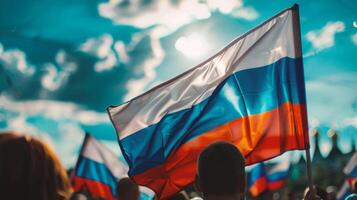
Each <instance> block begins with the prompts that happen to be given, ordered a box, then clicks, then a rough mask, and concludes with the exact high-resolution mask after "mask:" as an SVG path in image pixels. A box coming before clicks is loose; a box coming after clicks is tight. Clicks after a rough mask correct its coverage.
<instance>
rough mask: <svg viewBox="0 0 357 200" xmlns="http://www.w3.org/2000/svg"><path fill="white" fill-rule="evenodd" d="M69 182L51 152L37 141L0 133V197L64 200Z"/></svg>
mask: <svg viewBox="0 0 357 200" xmlns="http://www.w3.org/2000/svg"><path fill="white" fill-rule="evenodd" d="M70 193H71V189H70V184H69V180H68V177H67V174H66V171H65V169H64V168H63V167H62V165H61V163H60V161H59V160H58V158H57V156H56V155H55V153H54V152H53V150H52V149H51V148H50V147H49V146H48V145H46V144H45V143H42V142H41V141H40V140H37V139H35V138H32V137H30V136H21V135H17V134H14V133H0V197H1V198H4V199H13V200H20V199H21V200H23V199H36V200H64V199H68V198H69V196H70Z"/></svg>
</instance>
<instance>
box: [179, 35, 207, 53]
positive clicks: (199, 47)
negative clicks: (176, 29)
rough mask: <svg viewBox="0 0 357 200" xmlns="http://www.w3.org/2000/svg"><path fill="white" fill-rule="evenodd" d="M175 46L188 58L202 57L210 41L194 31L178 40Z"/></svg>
mask: <svg viewBox="0 0 357 200" xmlns="http://www.w3.org/2000/svg"><path fill="white" fill-rule="evenodd" d="M175 48H176V49H177V50H178V51H179V52H181V53H182V54H183V55H185V56H186V57H188V58H192V59H194V58H200V57H201V56H202V55H204V54H205V53H206V52H207V50H208V43H207V42H206V40H205V38H204V36H203V35H201V34H198V33H192V34H190V35H188V36H182V37H180V38H178V39H177V40H176V43H175Z"/></svg>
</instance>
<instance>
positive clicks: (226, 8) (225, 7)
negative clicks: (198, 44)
mask: <svg viewBox="0 0 357 200" xmlns="http://www.w3.org/2000/svg"><path fill="white" fill-rule="evenodd" d="M242 7H243V2H242V1H241V0H225V1H222V0H207V1H202V0H184V1H172V0H160V1H158V0H156V1H150V2H149V3H148V2H144V1H142V2H141V1H124V0H109V1H108V2H105V3H100V4H99V6H98V11H99V14H100V15H101V16H103V17H106V18H109V19H111V20H112V21H114V22H115V23H118V24H127V25H131V26H135V27H139V28H148V27H151V26H156V27H155V29H158V31H157V32H158V33H160V35H159V36H160V37H164V36H166V35H168V34H170V33H171V32H173V31H175V30H177V29H178V28H179V27H181V26H183V25H185V24H188V23H191V22H192V21H195V20H200V19H207V18H209V17H210V16H211V13H212V12H215V11H218V12H221V13H223V14H231V13H232V12H233V11H234V10H237V9H239V8H242ZM233 16H237V17H240V18H244V19H248V20H250V19H252V18H254V17H255V16H257V12H256V11H255V10H254V9H253V8H252V7H249V8H247V9H245V10H243V9H242V14H240V15H233Z"/></svg>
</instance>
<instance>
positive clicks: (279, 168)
mask: <svg viewBox="0 0 357 200" xmlns="http://www.w3.org/2000/svg"><path fill="white" fill-rule="evenodd" d="M289 169H290V162H288V161H286V162H285V161H283V162H280V163H277V164H276V165H274V166H273V167H272V168H270V169H268V170H267V179H268V188H269V190H270V191H276V190H278V189H280V188H282V187H284V185H285V183H286V180H287V179H288V177H289Z"/></svg>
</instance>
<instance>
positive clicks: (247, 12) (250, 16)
mask: <svg viewBox="0 0 357 200" xmlns="http://www.w3.org/2000/svg"><path fill="white" fill-rule="evenodd" d="M232 15H233V16H235V17H238V18H243V19H246V20H254V19H257V18H258V17H259V13H258V12H257V11H256V10H255V9H254V8H253V7H242V8H238V9H235V10H234V11H233V12H232Z"/></svg>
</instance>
